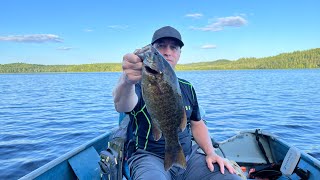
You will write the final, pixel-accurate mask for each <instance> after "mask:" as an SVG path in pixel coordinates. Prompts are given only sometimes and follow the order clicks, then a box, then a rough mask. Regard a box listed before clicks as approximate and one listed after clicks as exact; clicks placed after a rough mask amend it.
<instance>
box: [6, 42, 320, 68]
mask: <svg viewBox="0 0 320 180" xmlns="http://www.w3.org/2000/svg"><path fill="white" fill-rule="evenodd" d="M309 68H320V48H316V49H310V50H305V51H294V52H291V53H282V54H279V55H276V56H270V57H264V58H254V57H252V58H240V59H238V60H236V61H231V60H226V59H221V60H216V61H210V62H199V63H190V64H178V65H177V66H176V70H178V71H180V70H236V69H309ZM121 70H122V69H121V64H120V63H96V64H81V65H40V64H26V63H11V64H0V73H44V72H120V71H121Z"/></svg>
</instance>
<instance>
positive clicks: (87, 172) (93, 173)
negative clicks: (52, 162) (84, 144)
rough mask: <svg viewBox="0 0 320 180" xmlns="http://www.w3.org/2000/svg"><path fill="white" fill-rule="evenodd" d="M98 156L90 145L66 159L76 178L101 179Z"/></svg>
mask: <svg viewBox="0 0 320 180" xmlns="http://www.w3.org/2000/svg"><path fill="white" fill-rule="evenodd" d="M99 161H100V157H99V154H98V153H97V151H96V150H95V148H93V147H92V146H91V147H89V148H88V149H86V150H84V151H82V152H80V153H79V154H77V155H75V156H74V157H72V158H70V159H69V160H68V162H69V164H70V166H71V167H72V170H73V171H74V173H75V174H76V176H77V178H78V179H101V177H100V166H99V163H98V162H99Z"/></svg>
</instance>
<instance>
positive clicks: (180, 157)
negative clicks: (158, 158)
mask: <svg viewBox="0 0 320 180" xmlns="http://www.w3.org/2000/svg"><path fill="white" fill-rule="evenodd" d="M173 165H177V166H179V167H181V168H183V169H186V167H187V162H186V158H185V156H184V153H183V150H182V147H181V145H180V144H179V146H178V148H177V149H176V151H175V152H174V153H173V152H168V151H166V152H165V155H164V168H165V170H166V171H168V170H169V169H170V168H171V167H172V166H173Z"/></svg>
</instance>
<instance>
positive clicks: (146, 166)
mask: <svg viewBox="0 0 320 180" xmlns="http://www.w3.org/2000/svg"><path fill="white" fill-rule="evenodd" d="M151 44H152V46H153V47H155V48H156V49H157V50H158V51H159V52H160V53H161V54H162V55H163V57H164V58H165V59H166V60H167V61H168V62H169V64H170V65H171V66H172V67H173V68H174V67H175V66H176V64H177V63H178V61H179V58H180V54H181V48H182V47H183V46H184V43H183V41H182V38H181V35H180V33H179V32H178V31H177V30H176V29H174V28H172V27H170V26H165V27H162V28H160V29H158V30H156V31H155V33H154V34H153V37H152V41H151ZM122 69H123V73H122V75H121V77H120V79H119V82H118V84H117V85H116V87H115V89H114V91H113V97H114V104H115V108H116V110H117V111H118V112H127V113H129V112H130V113H129V116H130V121H131V123H132V125H133V130H132V131H133V132H132V133H133V138H132V140H133V141H134V144H135V149H136V151H135V153H133V155H132V156H131V157H130V158H129V159H128V162H129V167H130V172H131V176H132V178H133V179H151V178H155V179H157V180H158V179H201V180H203V179H240V178H239V177H238V176H237V175H235V174H234V173H235V170H234V169H233V168H232V166H230V164H228V163H227V162H226V161H225V160H224V159H223V158H221V157H220V156H218V155H217V154H216V153H215V151H214V148H213V146H212V143H211V139H210V136H209V133H208V129H207V127H206V125H205V124H204V122H203V120H201V117H200V113H199V107H198V102H197V97H196V94H195V91H194V89H193V86H192V85H191V84H190V83H189V82H188V81H186V80H183V79H180V78H179V85H180V88H181V92H182V96H183V101H184V103H185V104H184V105H185V106H186V107H187V108H186V114H187V120H188V123H189V124H190V127H191V132H192V135H193V137H194V139H195V141H196V142H197V144H198V145H199V146H200V148H201V149H202V150H203V152H204V153H205V155H204V154H201V153H199V152H197V151H196V149H195V148H193V149H192V144H191V132H190V131H189V129H188V128H186V129H185V130H184V131H183V132H179V141H180V143H181V145H182V147H183V150H184V154H185V156H186V159H187V168H186V170H184V169H181V168H179V167H177V166H173V168H171V169H170V170H168V171H165V169H164V162H163V158H164V139H163V138H161V139H160V140H159V141H155V140H154V139H153V136H152V135H150V133H152V132H150V131H148V129H149V130H150V126H151V125H150V123H148V121H147V119H150V116H149V114H148V112H147V110H146V109H145V108H144V107H145V106H144V100H143V98H142V93H141V85H140V83H139V82H140V80H141V75H142V60H141V59H140V58H139V57H138V56H137V55H135V54H134V53H128V54H126V55H125V56H124V57H123V62H122ZM225 167H226V168H227V170H225Z"/></svg>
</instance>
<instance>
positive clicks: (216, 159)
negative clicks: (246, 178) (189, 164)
mask: <svg viewBox="0 0 320 180" xmlns="http://www.w3.org/2000/svg"><path fill="white" fill-rule="evenodd" d="M206 162H207V166H208V168H209V169H210V171H211V172H213V171H214V166H213V164H214V163H218V165H219V166H220V171H221V173H222V174H224V167H227V169H228V170H229V172H230V173H231V174H235V170H234V168H233V167H232V166H231V165H230V164H229V163H228V162H227V161H226V160H225V159H223V158H222V157H220V156H219V155H217V154H216V153H211V154H208V155H207V156H206Z"/></svg>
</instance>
